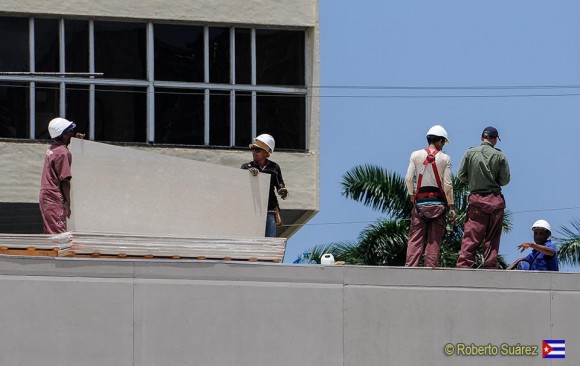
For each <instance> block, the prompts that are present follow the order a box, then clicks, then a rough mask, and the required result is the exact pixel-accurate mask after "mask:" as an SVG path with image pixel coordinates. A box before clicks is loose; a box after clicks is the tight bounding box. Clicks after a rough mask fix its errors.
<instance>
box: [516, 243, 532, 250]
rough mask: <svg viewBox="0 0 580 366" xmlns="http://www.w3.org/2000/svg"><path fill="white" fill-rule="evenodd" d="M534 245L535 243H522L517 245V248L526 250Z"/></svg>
mask: <svg viewBox="0 0 580 366" xmlns="http://www.w3.org/2000/svg"><path fill="white" fill-rule="evenodd" d="M532 245H534V243H521V244H520V245H518V246H517V248H518V249H519V250H520V252H523V251H524V250H526V249H528V248H531V247H532Z"/></svg>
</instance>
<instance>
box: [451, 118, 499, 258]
mask: <svg viewBox="0 0 580 366" xmlns="http://www.w3.org/2000/svg"><path fill="white" fill-rule="evenodd" d="M498 140H500V138H499V133H498V131H497V129H496V128H494V127H491V126H490V127H486V128H485V129H484V130H483V132H482V133H481V145H479V146H476V147H472V148H470V149H469V150H467V152H466V153H465V155H464V156H463V160H462V161H461V165H460V166H459V171H458V172H457V178H459V180H460V181H462V182H463V183H466V184H467V186H468V188H469V207H468V209H467V216H466V218H465V224H464V227H463V240H462V241H461V252H460V253H459V258H458V259H457V267H458V268H471V267H472V266H473V264H474V262H475V251H476V250H477V247H478V246H479V245H480V244H481V243H483V250H484V253H485V259H484V263H483V268H497V267H498V261H497V254H498V251H499V244H500V238H501V230H502V224H503V215H504V210H505V199H504V197H503V194H502V193H501V187H502V186H505V185H507V184H508V183H509V181H510V168H509V164H508V160H507V157H506V156H505V155H504V153H503V152H502V151H501V150H500V149H498V148H496V147H495V145H496V144H497V142H498Z"/></svg>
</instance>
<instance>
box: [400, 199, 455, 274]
mask: <svg viewBox="0 0 580 366" xmlns="http://www.w3.org/2000/svg"><path fill="white" fill-rule="evenodd" d="M420 209H421V212H422V213H423V214H424V215H425V216H427V217H435V219H433V220H432V221H431V222H430V223H426V222H425V221H423V220H422V219H421V218H420V217H419V214H418V213H417V210H416V209H415V208H413V210H412V211H411V230H410V232H409V242H408V243H407V260H406V262H405V266H406V267H417V266H419V261H420V260H421V254H422V253H423V245H425V260H424V265H425V267H437V264H438V262H439V249H440V248H441V240H443V235H444V234H445V206H444V205H424V206H421V208H420Z"/></svg>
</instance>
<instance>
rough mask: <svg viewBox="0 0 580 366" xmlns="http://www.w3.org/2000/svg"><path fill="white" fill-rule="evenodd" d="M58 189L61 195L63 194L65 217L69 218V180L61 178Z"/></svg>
mask: <svg viewBox="0 0 580 366" xmlns="http://www.w3.org/2000/svg"><path fill="white" fill-rule="evenodd" d="M60 189H61V191H62V195H63V196H64V200H65V205H66V217H68V218H69V219H70V212H71V210H70V180H68V179H67V180H63V181H62V182H60Z"/></svg>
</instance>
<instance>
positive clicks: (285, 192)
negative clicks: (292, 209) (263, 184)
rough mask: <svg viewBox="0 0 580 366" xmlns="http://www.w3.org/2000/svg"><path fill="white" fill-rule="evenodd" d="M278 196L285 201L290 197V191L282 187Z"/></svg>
mask: <svg viewBox="0 0 580 366" xmlns="http://www.w3.org/2000/svg"><path fill="white" fill-rule="evenodd" d="M278 194H279V195H280V198H282V199H283V200H285V199H286V198H287V197H288V190H287V189H286V187H282V188H280V189H279V190H278Z"/></svg>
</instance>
